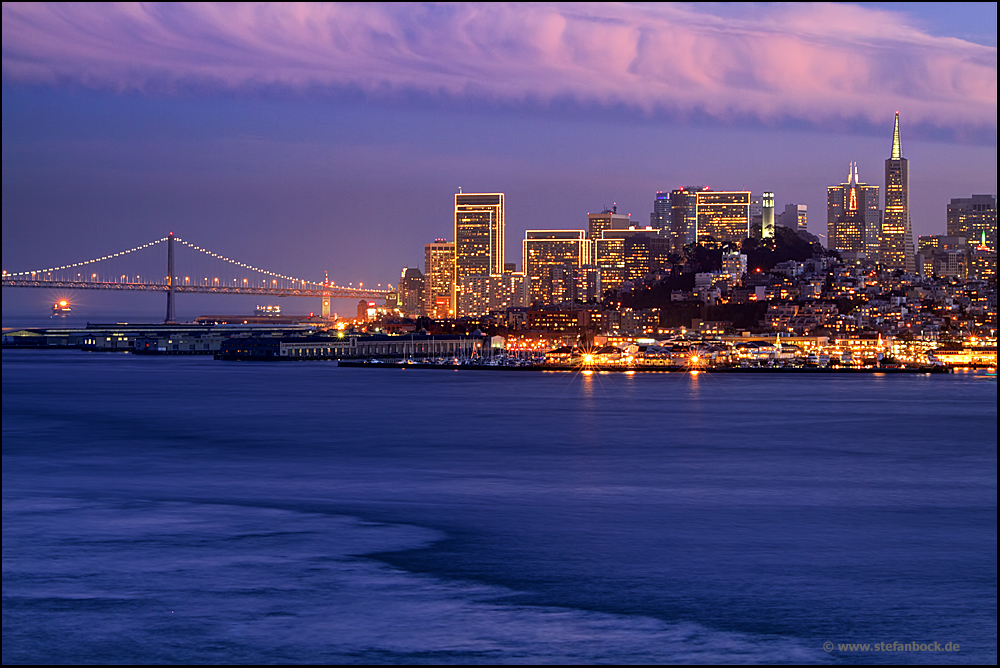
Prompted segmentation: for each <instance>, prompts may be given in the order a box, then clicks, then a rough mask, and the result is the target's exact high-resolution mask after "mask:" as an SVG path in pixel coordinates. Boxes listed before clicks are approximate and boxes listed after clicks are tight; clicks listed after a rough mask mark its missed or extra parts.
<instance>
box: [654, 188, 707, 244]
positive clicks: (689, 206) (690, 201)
mask: <svg viewBox="0 0 1000 668" xmlns="http://www.w3.org/2000/svg"><path fill="white" fill-rule="evenodd" d="M702 190H708V186H704V187H702V186H687V187H686V188H678V189H677V190H671V191H670V245H671V248H672V249H673V251H674V252H676V253H680V252H681V251H683V250H684V245H685V244H693V243H694V242H695V241H696V240H697V239H696V238H695V237H696V231H697V229H698V193H699V192H700V191H702ZM654 227H655V225H654Z"/></svg>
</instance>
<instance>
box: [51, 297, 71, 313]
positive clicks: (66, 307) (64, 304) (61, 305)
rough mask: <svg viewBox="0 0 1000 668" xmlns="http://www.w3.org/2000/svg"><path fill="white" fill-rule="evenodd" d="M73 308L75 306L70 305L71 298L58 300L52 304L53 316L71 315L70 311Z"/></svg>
mask: <svg viewBox="0 0 1000 668" xmlns="http://www.w3.org/2000/svg"><path fill="white" fill-rule="evenodd" d="M72 310H73V307H71V306H70V304H69V300H67V299H60V300H58V301H56V303H55V304H53V305H52V317H53V318H65V317H66V316H67V315H69V313H70V311H72Z"/></svg>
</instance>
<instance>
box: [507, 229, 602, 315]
mask: <svg viewBox="0 0 1000 668" xmlns="http://www.w3.org/2000/svg"><path fill="white" fill-rule="evenodd" d="M592 243H593V242H591V240H590V239H588V238H587V233H586V232H585V231H584V230H527V231H525V233H524V242H523V244H524V248H523V253H524V255H523V257H524V275H525V276H526V277H527V280H528V281H529V285H528V290H529V295H530V297H529V301H530V303H532V304H552V303H557V302H558V301H561V298H560V294H554V291H553V281H552V279H553V275H552V272H553V270H554V269H557V268H562V267H563V266H567V265H568V266H570V267H573V268H577V269H579V268H580V267H582V266H584V265H586V264H589V263H590V259H591V257H592V253H591V250H590V248H591V245H592ZM555 292H556V293H559V292H561V290H559V289H557V290H555ZM554 300H555V301H554Z"/></svg>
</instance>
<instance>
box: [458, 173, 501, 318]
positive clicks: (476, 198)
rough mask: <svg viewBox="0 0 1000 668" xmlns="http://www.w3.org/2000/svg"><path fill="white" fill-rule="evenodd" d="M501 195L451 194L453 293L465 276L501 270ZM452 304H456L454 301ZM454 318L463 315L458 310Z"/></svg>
mask: <svg viewBox="0 0 1000 668" xmlns="http://www.w3.org/2000/svg"><path fill="white" fill-rule="evenodd" d="M503 236H504V197H503V193H457V194H456V195H455V275H454V285H455V286H456V292H457V290H458V289H459V288H458V286H459V284H460V282H461V280H462V279H463V278H465V277H467V276H491V275H493V274H502V273H503V270H504V261H503V258H504V247H503ZM452 303H454V304H458V303H459V301H458V299H457V294H456V298H455V299H453V300H452ZM457 315H458V316H462V315H466V314H464V313H462V312H461V309H460V308H459V311H458V314H457Z"/></svg>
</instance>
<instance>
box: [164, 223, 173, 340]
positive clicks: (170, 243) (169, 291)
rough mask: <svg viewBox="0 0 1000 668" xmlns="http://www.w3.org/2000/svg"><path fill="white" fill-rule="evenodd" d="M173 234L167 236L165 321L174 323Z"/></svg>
mask: <svg viewBox="0 0 1000 668" xmlns="http://www.w3.org/2000/svg"><path fill="white" fill-rule="evenodd" d="M174 320H175V317H174V233H173V232H171V233H170V234H168V235H167V319H166V322H174Z"/></svg>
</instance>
